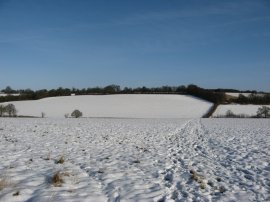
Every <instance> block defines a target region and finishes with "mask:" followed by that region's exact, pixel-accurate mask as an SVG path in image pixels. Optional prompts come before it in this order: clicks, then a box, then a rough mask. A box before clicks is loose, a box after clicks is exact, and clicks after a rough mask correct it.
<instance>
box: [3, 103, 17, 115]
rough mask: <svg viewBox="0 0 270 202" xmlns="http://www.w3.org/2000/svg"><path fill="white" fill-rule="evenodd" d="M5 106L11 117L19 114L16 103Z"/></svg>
mask: <svg viewBox="0 0 270 202" xmlns="http://www.w3.org/2000/svg"><path fill="white" fill-rule="evenodd" d="M5 108H6V112H7V114H8V116H9V117H12V116H16V115H17V110H16V108H15V105H14V104H8V105H7V106H6V107H5Z"/></svg>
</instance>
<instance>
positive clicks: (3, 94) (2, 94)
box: [0, 93, 20, 97]
mask: <svg viewBox="0 0 270 202" xmlns="http://www.w3.org/2000/svg"><path fill="white" fill-rule="evenodd" d="M8 95H12V96H19V95H20V94H19V93H16V94H5V93H0V97H6V96H8Z"/></svg>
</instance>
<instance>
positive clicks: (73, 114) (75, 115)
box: [71, 109, 83, 118]
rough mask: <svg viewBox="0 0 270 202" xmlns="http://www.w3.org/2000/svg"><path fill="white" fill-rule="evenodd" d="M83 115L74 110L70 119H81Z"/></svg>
mask: <svg viewBox="0 0 270 202" xmlns="http://www.w3.org/2000/svg"><path fill="white" fill-rule="evenodd" d="M82 115H83V114H82V112H81V111H79V110H78V109H75V110H74V111H73V112H72V113H71V117H74V118H79V117H81V116H82Z"/></svg>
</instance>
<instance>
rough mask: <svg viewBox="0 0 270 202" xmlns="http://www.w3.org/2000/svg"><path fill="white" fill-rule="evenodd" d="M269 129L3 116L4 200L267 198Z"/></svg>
mask: <svg viewBox="0 0 270 202" xmlns="http://www.w3.org/2000/svg"><path fill="white" fill-rule="evenodd" d="M269 136H270V121H269V120H265V119H46V118H45V119H12V118H10V119H8V118H6V119H3V118H2V119H0V162H1V164H0V201H9V202H10V201H28V202H30V201H94V202H96V201H245V202H246V201H270V163H269V162H270V156H269V154H270V137H269ZM61 157H63V158H64V163H63V164H60V163H57V161H58V160H59V159H60V158H61ZM58 171H59V172H60V176H61V177H62V178H63V182H62V183H60V184H55V185H53V184H52V176H53V175H54V174H55V173H57V172H58ZM56 185H57V186H56Z"/></svg>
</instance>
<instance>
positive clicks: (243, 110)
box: [213, 104, 270, 117]
mask: <svg viewBox="0 0 270 202" xmlns="http://www.w3.org/2000/svg"><path fill="white" fill-rule="evenodd" d="M263 106H268V107H270V105H263ZM259 107H262V105H239V104H229V105H219V106H218V108H217V109H216V111H215V112H214V114H213V117H215V116H219V115H226V112H227V111H228V110H231V111H232V112H233V113H234V114H238V115H240V114H245V115H249V116H255V115H256V114H257V111H258V108H259Z"/></svg>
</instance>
